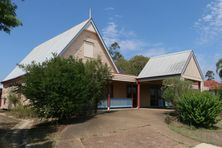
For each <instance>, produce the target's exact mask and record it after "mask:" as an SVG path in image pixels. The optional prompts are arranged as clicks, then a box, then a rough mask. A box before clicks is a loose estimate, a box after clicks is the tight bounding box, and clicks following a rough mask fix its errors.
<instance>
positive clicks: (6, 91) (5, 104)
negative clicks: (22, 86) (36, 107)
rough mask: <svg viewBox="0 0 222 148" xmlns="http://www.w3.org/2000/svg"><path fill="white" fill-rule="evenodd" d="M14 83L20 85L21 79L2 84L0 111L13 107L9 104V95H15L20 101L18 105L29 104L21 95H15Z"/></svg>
mask: <svg viewBox="0 0 222 148" xmlns="http://www.w3.org/2000/svg"><path fill="white" fill-rule="evenodd" d="M15 83H22V78H19V79H15V80H11V81H8V82H4V83H3V89H2V98H1V106H0V108H1V109H11V108H13V107H14V105H13V104H12V102H10V100H9V99H8V98H9V95H10V94H15V95H16V97H18V99H19V100H20V103H21V104H23V105H27V104H29V100H28V99H27V98H26V97H25V96H24V95H22V94H18V93H15V92H14V91H15V89H16V87H15V85H14V84H15Z"/></svg>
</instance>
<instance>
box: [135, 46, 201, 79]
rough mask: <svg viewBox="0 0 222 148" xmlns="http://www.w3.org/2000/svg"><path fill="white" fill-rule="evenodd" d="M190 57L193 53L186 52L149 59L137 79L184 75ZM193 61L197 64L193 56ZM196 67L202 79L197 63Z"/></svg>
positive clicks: (190, 51)
mask: <svg viewBox="0 0 222 148" xmlns="http://www.w3.org/2000/svg"><path fill="white" fill-rule="evenodd" d="M191 56H194V53H193V51H192V50H186V51H182V52H175V53H170V54H165V55H161V56H155V57H151V58H150V59H149V61H148V62H147V64H146V65H145V67H144V68H143V70H142V71H141V72H140V74H139V76H138V77H137V79H143V78H155V77H164V76H172V75H181V74H183V73H184V71H185V69H186V66H187V63H188V62H189V60H190V58H191ZM194 59H195V62H196V63H197V61H196V58H195V56H194ZM197 67H198V70H199V72H200V74H201V77H202V72H201V70H200V67H199V65H198V63H197Z"/></svg>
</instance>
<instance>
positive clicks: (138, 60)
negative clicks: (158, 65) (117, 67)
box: [126, 55, 149, 75]
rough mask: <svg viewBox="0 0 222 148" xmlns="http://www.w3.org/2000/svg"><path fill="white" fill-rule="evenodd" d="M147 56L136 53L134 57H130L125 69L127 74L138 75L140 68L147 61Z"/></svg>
mask: <svg viewBox="0 0 222 148" xmlns="http://www.w3.org/2000/svg"><path fill="white" fill-rule="evenodd" d="M148 60H149V58H148V57H145V56H143V55H136V56H134V57H132V58H131V59H130V60H129V65H130V66H129V67H128V69H127V70H126V71H127V73H128V74H133V75H138V74H139V73H140V72H141V71H142V69H143V68H144V66H145V65H146V63H147V62H148Z"/></svg>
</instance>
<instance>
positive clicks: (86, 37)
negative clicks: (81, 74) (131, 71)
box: [62, 30, 116, 73]
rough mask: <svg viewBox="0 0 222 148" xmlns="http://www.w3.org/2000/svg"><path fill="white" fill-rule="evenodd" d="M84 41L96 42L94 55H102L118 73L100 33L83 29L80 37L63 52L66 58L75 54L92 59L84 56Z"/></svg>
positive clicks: (102, 58) (103, 59) (84, 59)
mask: <svg viewBox="0 0 222 148" xmlns="http://www.w3.org/2000/svg"><path fill="white" fill-rule="evenodd" d="M84 41H88V42H91V43H93V44H94V51H93V57H94V58H97V57H100V58H101V60H102V62H103V63H106V64H107V65H108V66H109V67H110V69H111V71H112V72H115V73H116V70H115V68H114V65H113V64H112V62H111V60H110V58H109V56H108V54H107V53H106V51H105V48H104V47H103V45H102V43H101V41H100V39H99V37H98V35H97V34H96V33H94V32H91V31H87V30H85V31H83V32H82V33H81V34H80V35H79V37H78V38H77V39H76V40H75V41H74V42H73V43H72V44H71V45H70V46H69V48H68V49H67V50H66V51H65V52H64V53H63V55H62V56H63V57H64V58H68V57H69V56H73V57H76V58H80V59H83V61H86V60H87V59H90V58H88V57H85V56H84Z"/></svg>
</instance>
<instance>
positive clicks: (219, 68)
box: [216, 59, 222, 79]
mask: <svg viewBox="0 0 222 148" xmlns="http://www.w3.org/2000/svg"><path fill="white" fill-rule="evenodd" d="M216 67H217V73H218V75H219V76H220V78H221V79H222V59H220V60H219V61H218V62H217V64H216Z"/></svg>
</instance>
